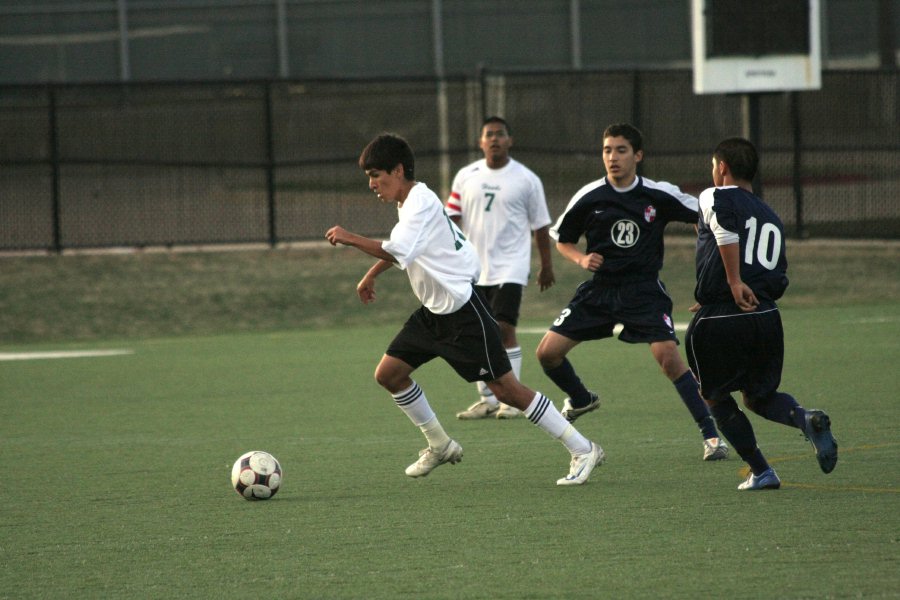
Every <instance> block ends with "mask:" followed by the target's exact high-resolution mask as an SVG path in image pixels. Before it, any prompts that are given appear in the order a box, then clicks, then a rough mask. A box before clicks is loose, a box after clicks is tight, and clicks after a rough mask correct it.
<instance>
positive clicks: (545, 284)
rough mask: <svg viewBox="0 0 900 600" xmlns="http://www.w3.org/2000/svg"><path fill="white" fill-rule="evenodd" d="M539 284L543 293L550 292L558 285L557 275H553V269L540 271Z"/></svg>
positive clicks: (548, 268) (547, 268)
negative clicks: (554, 285)
mask: <svg viewBox="0 0 900 600" xmlns="http://www.w3.org/2000/svg"><path fill="white" fill-rule="evenodd" d="M537 282H538V285H539V286H540V288H541V291H542V292H543V291H544V290H548V289H550V288H552V287H553V284H554V283H556V275H554V274H553V267H546V268H543V269H541V270H540V271H538V275H537Z"/></svg>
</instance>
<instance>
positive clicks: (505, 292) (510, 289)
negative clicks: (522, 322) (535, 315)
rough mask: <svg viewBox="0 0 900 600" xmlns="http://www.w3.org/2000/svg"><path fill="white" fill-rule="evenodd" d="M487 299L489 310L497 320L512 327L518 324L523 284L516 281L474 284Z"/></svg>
mask: <svg viewBox="0 0 900 600" xmlns="http://www.w3.org/2000/svg"><path fill="white" fill-rule="evenodd" d="M475 287H476V288H477V289H478V290H479V291H480V292H481V293H482V294H484V299H485V300H487V303H488V306H490V307H491V312H492V313H494V317H496V319H497V320H498V321H503V322H504V323H509V324H510V325H512V326H513V327H515V326H516V325H518V324H519V310H520V309H521V308H522V291H523V289H524V287H525V286H523V285H521V284H518V283H504V284H502V285H476V286H475Z"/></svg>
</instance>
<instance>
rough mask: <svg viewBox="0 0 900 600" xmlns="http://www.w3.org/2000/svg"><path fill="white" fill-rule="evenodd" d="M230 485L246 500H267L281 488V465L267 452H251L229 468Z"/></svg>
mask: <svg viewBox="0 0 900 600" xmlns="http://www.w3.org/2000/svg"><path fill="white" fill-rule="evenodd" d="M231 485H232V486H234V491H236V492H237V493H238V494H240V495H241V496H243V497H244V498H246V499H247V500H268V499H269V498H271V497H272V496H274V495H275V494H276V493H277V492H278V489H279V488H280V487H281V464H280V463H279V462H278V460H277V459H276V458H275V457H274V456H272V455H271V454H269V453H268V452H263V451H262V450H251V451H250V452H247V453H246V454H242V455H241V457H240V458H239V459H237V460H236V461H235V462H234V466H233V467H231Z"/></svg>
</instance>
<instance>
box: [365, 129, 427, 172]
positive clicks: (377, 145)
mask: <svg viewBox="0 0 900 600" xmlns="http://www.w3.org/2000/svg"><path fill="white" fill-rule="evenodd" d="M397 165H402V166H403V177H404V179H406V180H407V181H414V180H415V178H416V177H415V173H416V157H415V155H414V154H413V151H412V148H411V147H410V146H409V143H407V141H406V140H405V139H403V138H402V137H400V136H399V135H397V134H394V133H382V134H380V135H378V136H377V137H376V138H375V139H374V140H372V141H371V142H369V144H368V145H367V146H366V147H365V148H363V151H362V154H360V155H359V167H360V168H361V169H362V170H363V171H368V170H369V169H378V170H380V171H388V172H390V171H392V170H393V169H394V168H395V167H396V166H397Z"/></svg>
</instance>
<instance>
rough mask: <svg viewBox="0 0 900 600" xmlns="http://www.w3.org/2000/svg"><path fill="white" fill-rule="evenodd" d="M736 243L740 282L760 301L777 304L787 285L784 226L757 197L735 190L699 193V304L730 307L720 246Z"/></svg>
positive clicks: (730, 187) (738, 189)
mask: <svg viewBox="0 0 900 600" xmlns="http://www.w3.org/2000/svg"><path fill="white" fill-rule="evenodd" d="M728 244H740V248H739V250H740V255H739V256H740V266H741V280H742V281H743V282H744V283H745V284H747V286H748V287H749V288H750V289H751V290H753V293H754V294H755V295H756V297H757V298H758V299H759V300H770V301H775V300H778V299H779V298H781V296H782V295H783V294H784V291H785V289H787V286H788V278H787V255H786V253H785V241H784V225H783V224H782V222H781V219H780V218H779V217H778V215H777V214H775V211H774V210H772V208H771V207H770V206H769V205H768V204H766V203H765V202H763V201H762V200H761V199H760V198H758V197H757V196H755V195H754V194H752V193H751V192H748V191H747V190H744V189H742V188H739V187H736V186H726V187H718V188H709V189H707V190H704V191H703V193H701V194H700V219H699V222H698V235H697V287H696V288H695V289H694V297H695V298H696V299H697V302H699V303H700V304H702V305H709V304H718V303H733V302H734V298H733V296H732V295H731V288H730V287H729V285H728V279H727V277H726V275H725V265H724V263H723V262H722V255H721V253H720V252H719V246H725V245H728Z"/></svg>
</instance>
